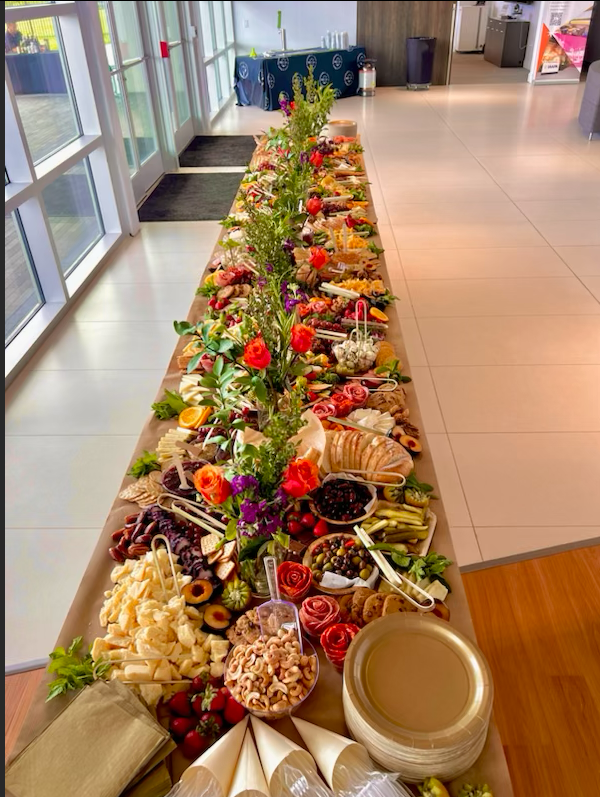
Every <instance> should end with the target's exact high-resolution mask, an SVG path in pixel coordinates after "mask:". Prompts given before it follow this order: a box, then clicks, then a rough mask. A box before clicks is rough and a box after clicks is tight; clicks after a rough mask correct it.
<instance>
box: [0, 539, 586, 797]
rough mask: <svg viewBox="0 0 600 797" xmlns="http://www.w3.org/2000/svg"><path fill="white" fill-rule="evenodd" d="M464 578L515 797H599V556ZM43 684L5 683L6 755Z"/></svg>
mask: <svg viewBox="0 0 600 797" xmlns="http://www.w3.org/2000/svg"><path fill="white" fill-rule="evenodd" d="M463 579H464V582H465V586H466V589H467V595H468V598H469V603H470V606H471V612H472V614H473V621H474V624H475V629H476V632H477V638H478V640H479V644H480V646H481V648H482V649H483V651H484V653H485V654H486V656H487V658H488V661H489V662H490V666H491V668H492V672H493V675H494V683H495V688H496V698H495V706H496V722H497V724H498V728H499V730H500V735H501V737H502V740H503V742H504V749H505V752H506V757H507V760H508V765H509V768H510V772H511V777H512V780H513V785H514V790H515V797H588V796H589V797H592V796H593V797H597V795H600V755H599V752H598V751H599V750H600V547H596V548H582V549H579V550H574V551H568V552H566V553H561V554H556V555H554V556H547V557H543V558H540V559H532V560H529V561H525V562H519V563H517V564H512V565H503V566H502V567H495V568H490V569H488V570H480V571H477V572H473V573H468V574H466V575H464V576H463ZM39 678H40V671H39V670H38V671H34V672H31V673H23V674H22V675H13V676H10V677H8V678H6V682H5V684H6V685H5V697H6V718H5V744H6V755H8V752H9V751H10V749H11V748H12V746H13V744H14V742H15V739H16V736H17V734H18V729H19V727H20V725H21V722H22V721H23V717H24V715H25V713H26V710H27V706H28V704H29V702H30V700H31V698H32V694H33V691H34V690H35V687H36V686H37V683H38V681H39ZM490 786H492V787H493V784H490ZM498 797H500V796H498Z"/></svg>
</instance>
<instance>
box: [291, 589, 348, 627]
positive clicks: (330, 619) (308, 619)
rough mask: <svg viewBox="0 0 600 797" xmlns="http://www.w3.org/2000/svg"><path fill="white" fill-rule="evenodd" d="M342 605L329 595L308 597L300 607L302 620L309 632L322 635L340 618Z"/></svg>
mask: <svg viewBox="0 0 600 797" xmlns="http://www.w3.org/2000/svg"><path fill="white" fill-rule="evenodd" d="M340 617H341V615H340V607H339V604H338V602H337V601H336V599H335V598H331V597H330V596H329V595H315V596H313V597H312V598H306V599H305V600H304V602H303V603H302V606H301V607H300V622H301V623H302V627H303V628H304V630H305V631H306V633H307V634H311V635H312V636H320V635H321V634H322V633H323V631H325V629H326V628H328V627H329V626H330V625H333V624H334V623H338V622H339V620H340Z"/></svg>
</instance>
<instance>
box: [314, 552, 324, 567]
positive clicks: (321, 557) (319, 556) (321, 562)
mask: <svg viewBox="0 0 600 797" xmlns="http://www.w3.org/2000/svg"><path fill="white" fill-rule="evenodd" d="M324 561H325V554H324V553H320V554H319V555H318V556H317V558H316V559H315V562H316V563H317V564H318V565H320V564H323V562H324Z"/></svg>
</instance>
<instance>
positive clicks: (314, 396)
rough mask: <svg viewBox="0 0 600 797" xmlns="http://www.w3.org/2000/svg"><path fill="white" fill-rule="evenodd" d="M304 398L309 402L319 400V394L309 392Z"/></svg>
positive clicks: (312, 391)
mask: <svg viewBox="0 0 600 797" xmlns="http://www.w3.org/2000/svg"><path fill="white" fill-rule="evenodd" d="M306 398H307V399H308V400H309V401H316V400H317V399H318V398H319V394H318V393H315V391H314V390H309V391H308V393H307V394H306Z"/></svg>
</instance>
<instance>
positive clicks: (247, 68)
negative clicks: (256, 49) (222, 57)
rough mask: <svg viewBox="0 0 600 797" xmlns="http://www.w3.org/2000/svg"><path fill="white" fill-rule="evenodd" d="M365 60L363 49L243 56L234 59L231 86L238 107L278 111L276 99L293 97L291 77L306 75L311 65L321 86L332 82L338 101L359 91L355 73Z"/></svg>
mask: <svg viewBox="0 0 600 797" xmlns="http://www.w3.org/2000/svg"><path fill="white" fill-rule="evenodd" d="M364 60H365V48H364V47H351V48H350V49H349V50H323V49H316V50H310V51H307V50H302V51H301V52H296V53H295V52H294V51H289V52H286V53H285V54H281V55H274V56H257V57H255V58H253V57H251V56H249V55H244V56H239V55H238V56H237V57H236V59H235V75H234V86H235V93H236V96H237V102H238V105H257V106H258V107H259V108H264V110H265V111H273V110H278V109H279V97H280V95H282V94H283V95H284V97H287V98H288V99H291V97H292V80H293V78H294V75H296V74H299V75H301V76H302V77H306V76H307V75H308V70H309V68H310V67H311V66H312V67H313V70H314V76H315V79H316V80H318V81H319V83H320V84H321V85H322V86H326V85H327V84H328V83H331V85H332V86H333V89H334V92H335V96H336V98H337V99H340V98H341V97H353V96H354V95H355V94H356V93H357V92H358V70H359V69H360V67H361V66H362V65H363V63H364Z"/></svg>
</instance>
